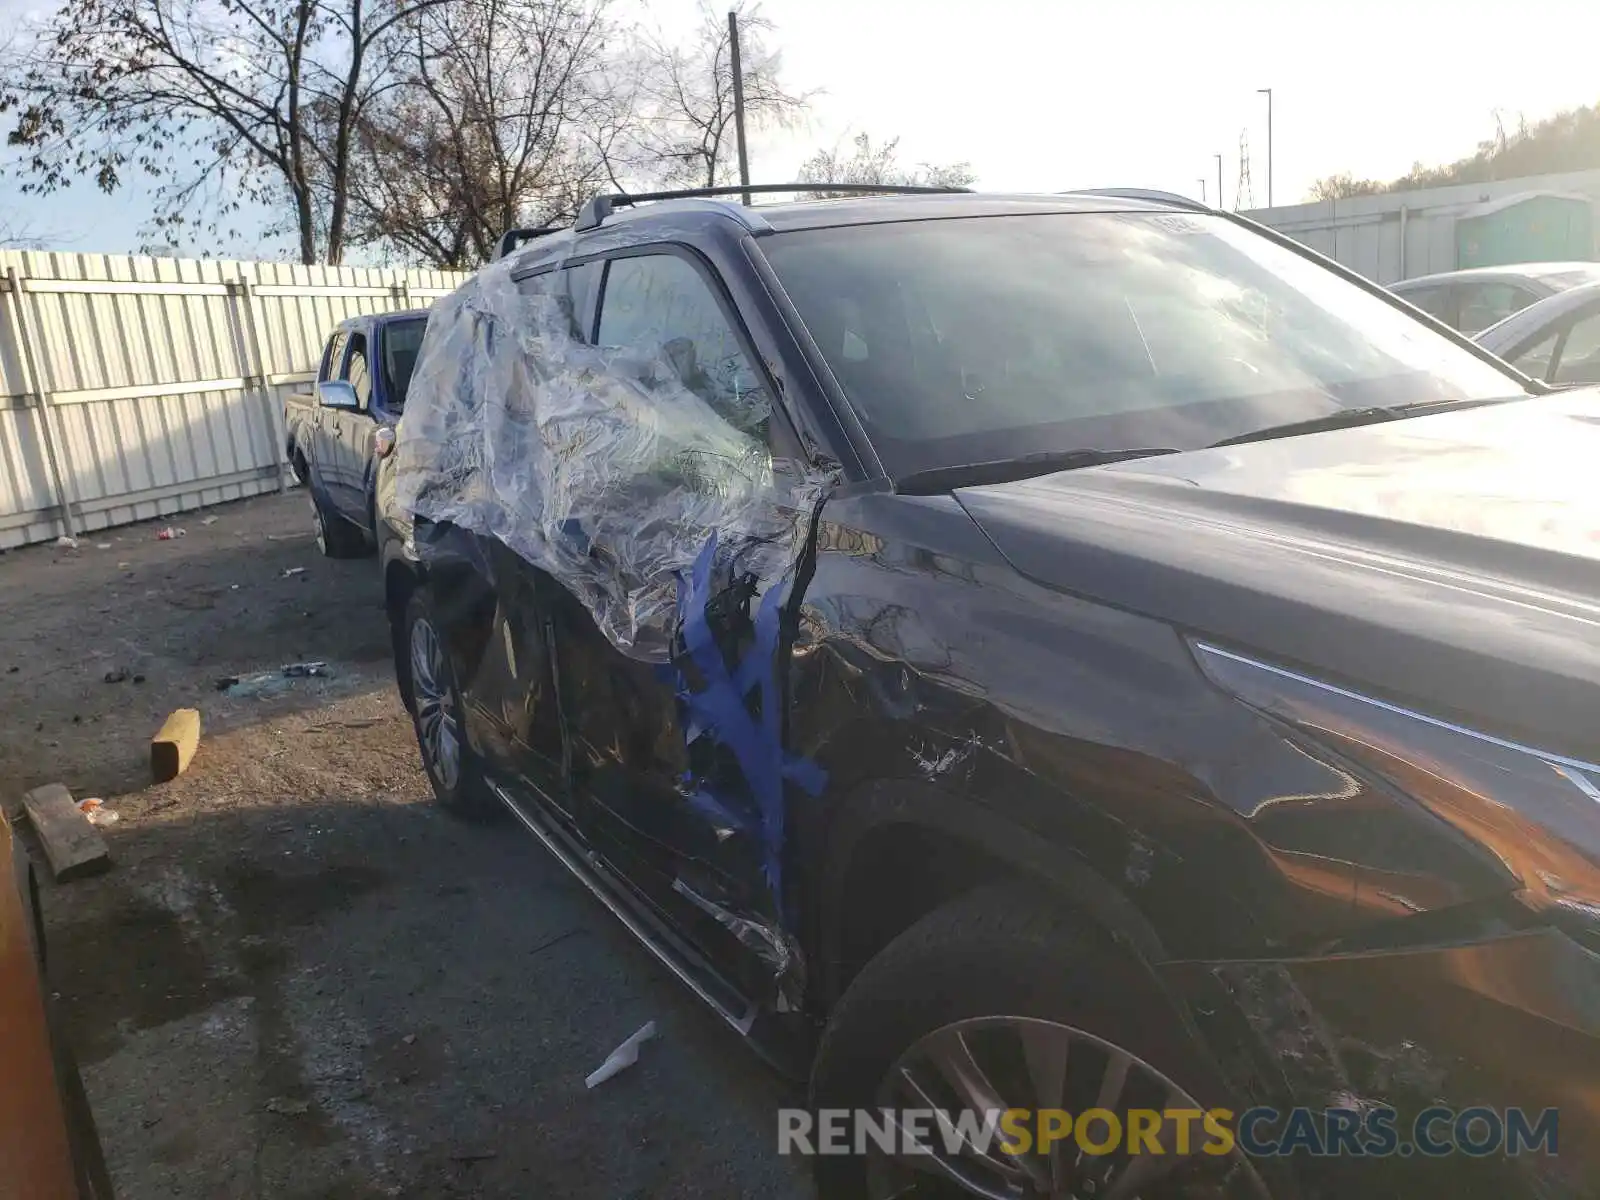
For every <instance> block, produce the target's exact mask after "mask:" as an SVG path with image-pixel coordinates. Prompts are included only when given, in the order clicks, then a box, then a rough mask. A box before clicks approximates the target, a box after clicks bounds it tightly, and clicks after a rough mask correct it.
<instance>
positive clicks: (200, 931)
mask: <svg viewBox="0 0 1600 1200" xmlns="http://www.w3.org/2000/svg"><path fill="white" fill-rule="evenodd" d="M208 516H209V517H213V518H215V519H214V520H212V521H211V522H210V523H209V524H207V523H205V521H206V519H207V517H208ZM163 524H172V525H176V526H180V527H182V528H184V529H185V530H186V534H185V536H183V537H181V538H178V539H176V540H172V541H158V540H157V539H156V531H157V529H158V528H160V527H161V526H162V525H163ZM102 547H103V548H102ZM298 568H303V570H300V571H298V573H294V574H289V573H288V572H291V571H294V570H296V569H298ZM0 614H3V618H4V619H3V620H0V799H3V800H4V802H5V803H6V805H7V806H8V812H10V811H11V806H12V805H14V803H15V801H16V800H17V799H18V798H19V797H20V796H21V794H22V792H23V791H24V790H25V789H27V788H30V787H33V786H35V785H36V784H39V783H45V782H50V781H52V780H59V781H61V782H63V783H65V784H67V785H68V787H70V788H71V789H72V791H73V794H74V795H75V796H78V797H80V798H81V797H85V796H100V797H103V798H104V799H105V801H106V804H107V806H108V807H109V808H111V809H113V810H114V811H116V812H117V813H118V814H119V815H120V818H121V819H120V821H119V822H118V823H117V824H116V825H114V826H111V827H109V828H108V829H107V830H106V833H107V835H108V842H109V844H110V846H111V851H112V855H113V857H114V859H115V865H114V867H113V868H112V870H111V871H110V872H109V873H107V874H105V875H102V876H99V877H97V878H94V879H89V880H83V881H79V882H76V883H71V884H68V885H65V886H61V887H55V886H51V887H49V888H47V891H46V894H45V896H44V907H45V912H46V920H47V937H48V945H49V953H50V968H51V984H52V986H53V987H54V988H55V989H56V990H57V992H58V993H59V994H60V997H61V1000H62V1003H63V1005H64V1007H65V1011H66V1013H67V1015H68V1019H69V1030H70V1033H71V1036H72V1038H73V1043H74V1047H75V1049H76V1051H77V1054H78V1057H79V1059H80V1061H81V1063H82V1065H83V1074H84V1079H85V1082H86V1084H87V1086H88V1091H89V1096H90V1100H91V1102H92V1103H93V1106H94V1109H95V1114H96V1119H97V1122H98V1124H99V1127H100V1134H101V1140H102V1141H103V1143H104V1145H105V1149H106V1155H107V1158H108V1160H109V1163H110V1166H111V1170H112V1174H113V1176H114V1179H115V1182H116V1185H117V1189H118V1194H119V1195H120V1196H122V1197H124V1198H126V1200H141V1198H143V1197H184V1198H189V1197H192V1198H195V1200H200V1198H205V1200H212V1198H233V1197H272V1198H279V1197H282V1198H285V1200H311V1198H313V1197H316V1198H327V1200H364V1198H367V1197H376V1196H406V1197H412V1196H415V1197H435V1196H480V1197H524V1196H526V1197H545V1196H551V1197H573V1198H586V1197H608V1198H612V1200H617V1198H623V1197H629V1198H631V1197H640V1198H643V1197H652V1198H653V1197H679V1196H681V1197H691V1196H693V1197H723V1196H727V1197H743V1196H761V1197H778V1198H782V1197H802V1196H806V1195H809V1194H810V1191H809V1186H808V1184H807V1182H806V1172H805V1170H804V1167H803V1164H801V1163H798V1162H795V1161H791V1160H786V1159H783V1158H780V1157H779V1156H778V1155H777V1154H776V1152H775V1144H776V1129H777V1122H776V1117H775V1110H776V1109H777V1108H778V1107H779V1106H781V1105H785V1104H797V1103H800V1102H802V1101H801V1097H800V1096H799V1095H798V1093H797V1091H796V1090H795V1089H793V1088H791V1087H789V1086H788V1085H786V1084H784V1083H783V1082H782V1081H781V1080H779V1079H778V1078H776V1077H775V1076H773V1075H772V1074H770V1073H769V1072H768V1071H767V1069H766V1068H765V1067H763V1066H762V1065H761V1064H760V1063H759V1062H758V1061H757V1060H756V1059H755V1057H754V1056H753V1055H752V1054H751V1053H750V1052H749V1051H748V1050H747V1049H746V1048H745V1047H744V1046H743V1045H742V1044H741V1043H740V1042H739V1040H738V1039H737V1037H736V1036H735V1035H734V1034H732V1033H731V1032H729V1031H728V1030H726V1029H725V1027H723V1026H722V1025H721V1024H720V1023H719V1022H718V1021H717V1020H716V1018H714V1017H713V1016H712V1015H711V1014H709V1013H708V1012H706V1011H705V1010H703V1009H702V1008H701V1007H700V1006H699V1004H698V1002H697V1001H696V1000H695V999H694V998H693V997H692V996H691V995H689V993H688V992H687V991H685V990H684V989H683V988H682V987H681V985H679V984H678V983H676V981H674V980H673V979H672V978H671V977H670V976H669V975H668V974H667V973H666V972H665V971H664V970H662V969H661V968H660V967H658V966H657V965H656V963H655V962H654V960H653V959H652V958H651V957H650V956H649V955H648V954H647V953H646V952H645V951H644V950H643V949H642V948H640V947H639V946H638V945H637V944H635V943H634V942H633V941H632V940H631V939H630V938H629V936H628V934H627V933H626V932H625V931H624V930H623V929H622V928H621V927H620V926H619V925H618V924H617V923H616V921H615V919H614V918H613V917H611V915H610V914H609V913H607V912H606V911H605V910H604V909H603V908H602V907H601V906H600V905H599V904H598V903H596V902H595V901H594V900H593V899H592V898H591V897H589V895H588V894H587V893H586V892H585V891H584V890H583V889H582V888H581V886H580V885H578V884H577V883H576V882H574V881H572V880H571V879H570V878H569V877H568V876H567V875H566V874H565V873H564V872H563V871H562V869H561V868H560V867H559V866H558V865H557V864H556V863H555V862H554V861H553V860H552V859H550V858H549V857H548V855H547V854H546V853H545V851H543V849H542V848H540V847H539V846H538V845H537V844H536V843H535V842H534V841H533V840H532V839H531V838H530V837H529V836H528V835H526V834H525V833H523V832H522V831H521V830H520V828H519V827H517V826H515V825H513V824H511V823H509V822H503V823H498V824H492V825H490V826H486V827H485V826H473V825H468V824H463V823H461V822H459V821H456V820H452V819H450V818H448V817H446V816H444V815H442V814H441V813H440V812H439V811H438V810H437V809H436V808H435V807H434V806H433V804H432V803H431V799H430V797H429V793H428V788H427V784H426V782H425V780H424V779H423V776H422V774H421V771H420V770H419V768H418V766H417V751H416V745H415V742H414V741H413V739H412V734H411V728H410V724H409V721H408V719H407V718H406V715H405V713H404V711H403V709H402V708H401V706H400V703H399V699H398V697H397V695H396V693H395V690H394V684H393V674H392V668H391V666H390V662H389V644H388V634H387V628H386V626H385V623H384V618H383V612H382V609H381V588H380V583H379V579H378V576H377V571H376V568H375V565H374V563H373V562H372V561H371V560H357V561H354V562H334V561H331V560H326V559H323V558H321V557H319V556H318V554H317V552H316V548H315V545H314V544H313V542H312V538H311V534H310V521H309V514H308V512H307V506H306V503H305V501H304V499H303V498H301V497H300V496H298V495H293V494H291V495H289V496H283V497H277V496H274V497H266V498H262V499H258V500H251V501H245V502H241V503H238V504H233V505H228V506H223V507H219V508H217V509H214V510H212V511H211V513H209V514H205V513H188V514H184V515H183V517H182V518H181V519H180V520H173V521H170V522H163V523H159V524H150V525H137V526H129V527H125V528H122V529H118V530H113V531H110V532H107V533H102V534H99V535H94V536H91V537H89V538H87V539H85V540H84V542H83V543H82V545H81V547H80V548H79V549H78V550H76V551H73V550H65V549H58V548H56V547H53V546H47V547H32V548H28V549H24V550H13V551H11V552H10V553H7V554H4V555H0ZM305 660H323V661H326V662H327V663H328V665H329V667H330V669H331V670H332V672H333V675H332V676H331V677H329V678H309V679H297V680H293V681H292V682H287V683H285V684H284V685H282V686H281V688H280V689H279V690H278V691H276V692H274V693H269V694H264V695H256V696H243V697H236V696H233V695H229V694H226V693H224V692H220V691H218V690H217V686H216V685H217V681H218V680H219V679H220V678H227V677H236V676H247V675H249V674H250V673H252V672H257V671H266V670H273V671H276V670H277V669H278V668H280V667H281V666H282V665H283V664H285V663H290V662H298V661H305ZM123 674H125V675H126V678H120V679H119V676H121V675H123ZM108 678H109V679H111V680H115V681H114V682H108ZM182 706H188V707H195V708H199V709H200V711H201V713H202V719H203V723H204V729H205V732H204V735H203V738H202V743H201V748H200V752H199V754H198V755H197V757H196V759H195V761H194V764H193V766H192V767H191V768H190V770H189V771H188V773H187V774H185V775H184V776H182V777H181V778H180V779H178V780H176V781H174V782H173V783H170V784H166V785H163V786H156V787H152V786H149V785H148V779H149V774H148V772H149V767H148V745H149V739H150V736H151V735H152V734H153V733H154V732H155V730H156V729H157V728H158V727H159V726H160V724H161V722H162V720H163V719H164V718H165V716H166V715H167V713H168V712H170V711H171V710H172V709H174V708H177V707H182ZM652 1019H653V1020H655V1021H656V1023H657V1027H658V1029H659V1030H660V1036H659V1038H658V1039H657V1040H656V1041H655V1042H652V1043H650V1044H648V1045H647V1046H646V1047H645V1048H644V1051H643V1054H642V1056H641V1058H640V1061H639V1063H638V1064H637V1065H636V1066H635V1067H633V1068H631V1069H630V1070H628V1071H626V1072H624V1073H623V1074H621V1075H619V1076H617V1077H616V1078H614V1079H612V1080H611V1081H609V1082H608V1083H605V1084H603V1085H601V1086H600V1087H598V1088H596V1089H595V1090H593V1091H587V1090H585V1088H584V1084H583V1079H584V1076H585V1075H586V1074H587V1073H588V1072H589V1071H591V1070H593V1069H594V1067H596V1066H597V1065H599V1063H600V1062H601V1061H602V1060H603V1059H604V1058H605V1057H606V1055H607V1054H608V1053H609V1052H610V1051H611V1049H612V1048H613V1047H614V1046H616V1044H617V1043H618V1042H620V1041H622V1040H623V1039H624V1038H625V1037H627V1036H628V1035H629V1034H630V1033H632V1032H633V1031H634V1030H636V1029H638V1028H639V1027H640V1026H641V1025H643V1024H644V1023H645V1022H646V1021H648V1020H652Z"/></svg>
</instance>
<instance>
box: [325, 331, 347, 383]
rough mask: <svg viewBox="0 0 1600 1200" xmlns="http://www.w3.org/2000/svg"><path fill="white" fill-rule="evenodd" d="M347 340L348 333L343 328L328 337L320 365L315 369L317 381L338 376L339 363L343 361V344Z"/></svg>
mask: <svg viewBox="0 0 1600 1200" xmlns="http://www.w3.org/2000/svg"><path fill="white" fill-rule="evenodd" d="M349 340H350V335H349V333H347V332H346V331H345V330H343V329H341V330H339V331H338V332H337V333H335V334H334V335H333V336H332V337H331V338H329V339H328V345H327V348H326V349H324V350H323V352H322V366H321V367H319V368H318V369H317V382H318V383H321V382H322V381H323V380H326V379H337V378H339V365H340V364H341V363H342V362H344V344H345V343H346V342H348V341H349Z"/></svg>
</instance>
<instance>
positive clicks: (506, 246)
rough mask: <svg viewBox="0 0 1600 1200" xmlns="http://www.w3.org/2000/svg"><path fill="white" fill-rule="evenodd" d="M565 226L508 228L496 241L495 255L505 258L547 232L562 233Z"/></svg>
mask: <svg viewBox="0 0 1600 1200" xmlns="http://www.w3.org/2000/svg"><path fill="white" fill-rule="evenodd" d="M565 228H566V226H565V225H540V226H538V227H536V228H530V229H508V230H506V231H505V232H504V233H502V234H501V235H500V240H499V241H498V242H496V243H495V245H494V256H495V257H496V258H504V257H505V256H506V255H508V254H510V253H511V252H512V251H513V250H515V249H516V248H517V247H518V246H520V245H522V244H523V243H524V242H531V241H533V239H534V238H540V237H544V236H545V235H546V234H550V233H560V232H561V231H562V230H563V229H565Z"/></svg>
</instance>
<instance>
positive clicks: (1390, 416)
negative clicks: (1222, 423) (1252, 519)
mask: <svg viewBox="0 0 1600 1200" xmlns="http://www.w3.org/2000/svg"><path fill="white" fill-rule="evenodd" d="M1519 399H1526V396H1525V395H1524V396H1476V397H1474V398H1472V399H1470V400H1418V401H1416V402H1414V403H1412V404H1396V405H1392V406H1389V407H1384V406H1383V405H1372V406H1369V407H1367V408H1341V409H1338V410H1337V411H1335V412H1331V413H1324V414H1323V415H1322V416H1320V417H1312V418H1311V419H1310V420H1307V421H1286V422H1285V423H1284V424H1282V425H1267V426H1264V427H1263V428H1261V429H1252V430H1250V432H1248V433H1236V434H1234V435H1233V436H1232V437H1225V438H1223V439H1222V440H1221V441H1220V442H1212V443H1211V445H1209V446H1207V447H1206V449H1207V450H1212V449H1215V448H1216V447H1218V446H1237V445H1240V444H1241V443H1243V442H1264V441H1269V440H1271V439H1272V438H1280V437H1292V436H1294V435H1295V434H1297V433H1320V432H1322V431H1323V430H1326V429H1349V428H1351V427H1352V426H1356V425H1376V424H1378V423H1379V422H1381V421H1402V420H1404V419H1405V418H1407V417H1421V416H1426V415H1427V414H1429V413H1436V412H1459V411H1460V410H1462V409H1464V408H1482V407H1484V406H1485V405H1489V404H1504V403H1506V402H1507V401H1509V400H1519Z"/></svg>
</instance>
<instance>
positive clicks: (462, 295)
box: [395, 245, 826, 662]
mask: <svg viewBox="0 0 1600 1200" xmlns="http://www.w3.org/2000/svg"><path fill="white" fill-rule="evenodd" d="M585 249H586V250H587V249H588V247H587V245H586V247H585ZM620 261H628V262H636V261H639V260H637V259H628V260H620ZM516 263H517V256H513V257H510V258H507V259H503V260H501V261H500V262H497V263H495V264H493V265H491V266H489V267H487V268H485V269H484V270H483V271H481V272H480V273H479V274H478V275H476V276H474V277H473V278H472V279H470V280H468V281H467V282H466V283H465V284H463V285H462V286H461V287H460V288H459V289H458V290H457V291H455V292H454V293H452V294H451V295H450V296H448V297H446V298H444V299H442V300H440V301H439V302H438V303H437V304H436V305H435V306H434V309H433V312H432V315H431V316H430V318H429V321H428V330H427V334H426V336H425V338H424V339H423V344H422V348H421V351H420V354H419V357H418V360H417V365H416V369H415V372H414V373H413V375H412V378H411V387H410V391H409V394H408V397H407V402H406V412H405V417H404V420H403V421H402V423H401V427H400V436H399V441H398V445H397V447H396V451H395V453H396V456H397V461H396V473H395V495H396V500H397V502H398V503H399V504H400V505H401V506H402V508H403V509H405V510H406V511H409V512H411V513H412V514H414V515H415V516H417V517H421V518H426V519H428V520H431V521H436V522H450V523H452V524H454V525H456V526H458V527H461V528H464V529H468V530H472V531H474V532H477V533H480V534H486V535H491V536H493V537H496V538H499V539H500V540H501V541H502V542H504V543H505V544H506V545H507V546H509V547H510V548H511V549H512V550H514V551H515V552H516V553H517V554H519V555H520V556H521V557H522V558H524V559H526V560H527V561H529V562H531V563H533V564H534V565H535V566H538V567H540V568H542V569H543V570H545V571H547V572H549V574H550V575H552V576H553V577H554V578H555V579H557V580H558V581H559V582H560V583H561V584H562V585H563V586H565V587H566V588H567V589H568V590H569V591H570V592H571V593H572V594H573V595H574V596H576V597H577V598H578V599H579V600H580V601H582V602H583V604H584V605H585V607H587V608H588V610H589V611H590V613H591V614H592V615H593V617H594V620H595V623H596V624H597V625H598V626H599V628H600V629H601V631H602V632H604V634H605V636H606V637H607V638H608V639H609V640H610V641H611V642H612V643H613V644H614V645H615V646H616V647H617V648H618V649H619V650H621V651H622V652H623V653H624V654H627V655H629V656H630V657H634V658H638V659H644V660H649V661H657V662H662V661H666V660H667V659H668V658H669V657H670V655H671V651H672V648H673V644H674V638H675V636H676V633H677V628H676V626H677V621H678V614H677V602H678V597H679V591H680V586H681V584H682V581H683V580H684V579H685V578H686V577H687V575H688V573H689V572H690V570H691V569H692V568H694V567H695V566H696V563H697V561H698V560H699V559H700V557H701V553H702V551H703V550H705V549H706V548H707V547H708V546H712V547H714V553H715V558H716V562H715V563H714V564H713V571H714V578H715V580H716V581H717V583H720V584H721V585H722V586H726V584H727V583H728V582H731V581H734V580H738V579H749V578H751V577H753V578H754V579H755V580H757V581H760V583H761V584H762V585H766V584H771V583H776V582H778V581H779V580H780V579H781V577H782V576H783V575H784V574H785V573H786V572H787V571H788V569H789V568H790V567H791V566H792V565H793V563H794V561H795V559H796V558H797V556H798V554H799V552H800V551H801V549H802V548H803V546H804V539H805V534H806V532H807V530H808V528H809V523H810V520H811V517H812V514H813V511H814V509H815V506H816V503H817V501H818V499H819V498H820V496H821V494H822V490H823V488H824V486H825V483H826V480H825V479H824V477H822V476H821V475H818V474H815V473H812V472H809V471H807V470H805V469H803V467H802V465H801V464H797V463H793V462H790V461H787V460H782V459H777V460H775V459H774V458H773V457H772V454H771V451H770V448H769V442H768V437H767V433H768V422H769V421H770V420H771V419H772V412H771V400H770V397H769V396H768V394H767V390H766V388H765V387H764V386H762V385H761V384H759V383H758V382H757V381H756V380H755V379H754V378H753V377H752V376H751V374H750V372H749V371H748V369H745V370H740V369H737V366H734V367H733V369H729V366H730V363H731V362H732V359H731V357H730V359H729V360H728V361H727V362H718V361H703V360H704V359H706V358H712V357H714V356H708V355H705V354H703V353H702V354H700V355H698V356H697V354H696V347H695V346H694V345H692V344H689V343H688V340H687V339H684V338H676V339H674V338H668V339H667V340H666V341H665V342H661V343H652V341H651V337H650V331H649V328H648V327H644V328H642V329H636V330H635V334H636V336H634V337H632V338H631V339H630V340H631V342H632V344H631V345H629V346H627V347H599V346H592V345H589V344H587V343H586V342H585V341H584V340H582V339H581V337H580V336H578V334H577V333H576V332H575V327H574V322H573V320H572V305H571V301H570V300H569V298H568V294H567V290H566V289H567V286H568V283H567V280H566V279H565V278H564V277H563V273H562V272H560V271H556V272H550V273H546V274H543V275H539V276H534V277H531V278H526V279H522V280H514V279H513V277H512V276H513V272H514V270H515V269H516ZM602 332H604V330H602ZM713 535H715V536H713ZM713 590H720V589H719V588H717V587H715V586H714V589H713Z"/></svg>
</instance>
